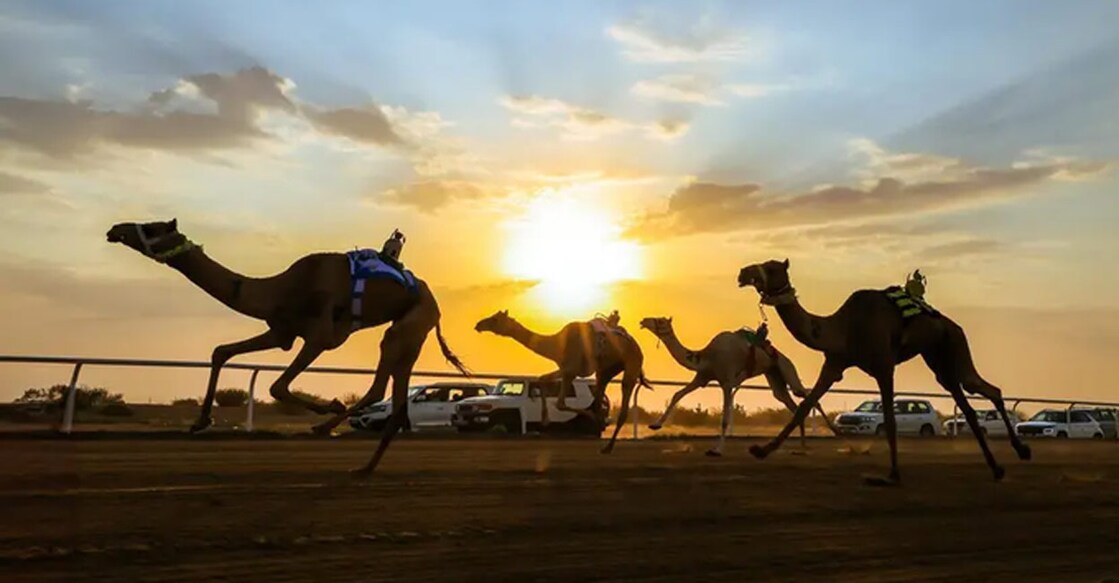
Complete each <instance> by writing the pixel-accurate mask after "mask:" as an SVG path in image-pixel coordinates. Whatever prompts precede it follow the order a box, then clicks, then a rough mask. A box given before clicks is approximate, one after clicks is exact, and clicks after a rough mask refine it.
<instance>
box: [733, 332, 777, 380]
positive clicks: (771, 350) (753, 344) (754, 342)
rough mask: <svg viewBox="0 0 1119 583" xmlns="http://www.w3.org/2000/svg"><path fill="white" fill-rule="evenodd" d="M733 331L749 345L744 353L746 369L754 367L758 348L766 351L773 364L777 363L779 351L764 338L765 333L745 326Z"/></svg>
mask: <svg viewBox="0 0 1119 583" xmlns="http://www.w3.org/2000/svg"><path fill="white" fill-rule="evenodd" d="M734 333H735V334H736V335H738V336H741V337H742V338H744V339H745V340H746V342H747V343H748V344H749V345H750V351H749V352H748V353H747V354H746V370H753V369H754V363H755V362H756V361H757V359H758V355H757V352H758V350H761V351H762V352H764V353H766V355H768V356H769V358H770V359H771V360H772V361H773V364H774V366H776V365H777V357H778V356H779V355H780V354H781V353H780V352H778V351H777V347H775V346H773V343H772V342H770V341H769V340H768V339H767V338H766V335H763V334H759V333H758V332H757V331H754V330H752V329H750V328H748V327H746V326H743V327H742V328H739V329H738V330H735V331H734Z"/></svg>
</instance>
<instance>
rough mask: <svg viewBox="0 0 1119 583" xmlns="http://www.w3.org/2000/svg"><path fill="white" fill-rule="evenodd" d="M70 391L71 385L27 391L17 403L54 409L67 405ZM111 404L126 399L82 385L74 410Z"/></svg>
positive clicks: (77, 392) (85, 409)
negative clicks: (67, 394) (67, 396)
mask: <svg viewBox="0 0 1119 583" xmlns="http://www.w3.org/2000/svg"><path fill="white" fill-rule="evenodd" d="M69 390H70V387H69V385H54V386H52V387H48V388H46V389H27V390H26V391H24V392H23V395H22V396H20V397H19V398H18V399H16V400H15V402H16V403H21V404H30V405H46V406H52V407H53V406H61V405H63V404H65V402H66V393H67V391H69ZM109 403H124V397H123V396H121V395H120V393H110V392H109V391H108V389H104V388H101V387H96V388H90V387H88V386H86V385H80V386H78V387H76V389H75V391H74V410H76V411H88V410H90V409H95V408H97V407H101V406H104V405H107V404H109Z"/></svg>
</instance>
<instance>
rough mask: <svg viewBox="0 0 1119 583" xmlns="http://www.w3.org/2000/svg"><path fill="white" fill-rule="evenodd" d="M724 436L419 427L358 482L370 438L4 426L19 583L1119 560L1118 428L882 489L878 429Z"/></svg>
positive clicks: (918, 456)
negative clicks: (180, 435)
mask: <svg viewBox="0 0 1119 583" xmlns="http://www.w3.org/2000/svg"><path fill="white" fill-rule="evenodd" d="M709 443H710V442H709V440H700V441H697V442H687V441H642V442H639V443H634V442H622V443H619V446H618V449H617V450H616V451H615V453H614V454H613V455H612V456H602V455H600V454H599V453H598V451H597V447H598V446H597V444H596V443H594V442H588V441H537V440H466V441H461V440H453V439H448V440H443V439H439V440H429V439H413V440H402V441H399V442H398V443H397V445H396V446H395V447H394V448H393V450H392V451H391V452H390V454H389V456H388V457H387V458H386V463H385V464H384V466H383V467H382V470H383V471H382V472H381V473H380V474H379V475H378V476H376V477H375V479H373V480H371V481H369V482H366V483H355V482H352V481H350V480H349V478H348V477H346V476H345V470H346V469H347V468H349V467H351V466H354V465H356V464H357V463H358V462H359V461H361V460H363V459H364V457H365V456H366V455H367V454H368V452H369V451H370V449H371V447H372V445H373V444H372V443H371V442H367V441H359V440H336V441H331V442H325V441H299V440H280V441H202V442H198V441H87V442H61V441H20V440H3V441H0V459H3V460H4V463H3V464H0V504H2V508H3V512H2V515H0V516H2V518H0V580H3V581H6V582H7V581H20V580H44V581H60V580H80V579H83V578H90V579H98V580H102V581H105V580H157V581H201V580H215V579H224V580H230V581H247V580H267V581H295V580H310V579H338V580H355V581H356V580H365V581H377V580H384V581H395V582H399V581H504V580H529V581H565V582H570V581H591V580H635V581H636V580H642V581H648V580H656V581H681V580H704V581H712V580H727V581H765V580H783V581H793V580H806V579H807V578H814V579H816V580H822V581H881V580H891V581H949V580H953V581H979V580H1013V581H1033V580H1036V581H1106V580H1109V578H1112V577H1119V487H1117V486H1119V444H1115V443H1042V444H1035V445H1034V448H1035V460H1034V461H1033V462H1029V463H1021V462H1017V461H1015V460H1014V459H1012V455H1011V451H1010V449H1009V447H1007V446H1006V444H1005V443H999V444H997V449H996V454H997V455H998V456H999V458H1000V460H1001V461H1003V462H1004V464H1005V465H1006V466H1007V470H1008V476H1007V479H1006V480H1005V481H1004V482H1003V483H1001V484H994V483H993V482H992V481H991V479H990V475H989V473H988V472H987V470H986V468H985V466H984V465H983V464H982V458H981V457H980V456H979V454H978V452H977V451H976V448H975V446H974V444H973V443H972V442H970V441H968V440H966V439H960V440H959V441H958V442H950V441H947V440H937V441H936V442H929V441H926V442H918V441H906V442H904V443H903V451H902V454H901V458H902V472H903V478H904V480H905V485H904V487H902V488H898V489H887V490H883V489H878V488H872V487H868V486H865V485H863V484H862V481H861V476H862V475H864V474H867V473H872V474H880V473H881V472H882V469H883V468H884V465H885V461H886V456H885V448H884V445H883V444H881V443H873V444H872V442H869V441H861V442H860V441H855V442H842V441H837V440H831V439H821V440H815V441H812V442H810V444H809V448H810V452H809V455H806V456H800V455H792V454H790V453H788V452H789V451H792V450H795V449H797V448H796V446H795V443H791V444H790V445H791V446H792V447H789V448H787V449H786V450H785V451H784V452H779V453H778V454H775V455H774V456H773V457H771V458H770V459H768V460H766V461H764V462H757V461H755V460H753V459H751V458H749V457H748V456H747V455H746V453H745V447H746V445H747V444H748V443H749V442H747V441H735V442H732V443H731V444H730V448H729V454H730V455H729V456H728V457H727V458H723V459H708V458H705V457H704V456H703V455H702V451H703V447H705V446H706V445H708V444H709ZM849 446H853V449H854V450H855V451H853V452H852V451H850V450H851V449H852V448H851V447H849ZM867 446H871V447H872V450H871V452H870V453H869V454H865V455H864V454H862V453H860V452H859V451H858V450H859V449H862V448H866V447H867ZM689 450H690V451H689ZM841 450H842V451H841ZM1116 580H1119V579H1116Z"/></svg>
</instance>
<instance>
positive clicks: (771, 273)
mask: <svg viewBox="0 0 1119 583" xmlns="http://www.w3.org/2000/svg"><path fill="white" fill-rule="evenodd" d="M746 286H750V287H753V288H754V289H756V290H758V293H759V294H761V295H762V297H765V296H774V295H778V294H782V293H785V292H786V291H788V290H789V289H791V287H790V285H789V260H788V259H786V260H784V261H776V260H770V261H766V262H765V263H755V264H753V265H747V266H746V267H743V268H742V269H741V270H740V271H739V272H738V287H746Z"/></svg>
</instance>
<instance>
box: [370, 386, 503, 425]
mask: <svg viewBox="0 0 1119 583" xmlns="http://www.w3.org/2000/svg"><path fill="white" fill-rule="evenodd" d="M491 390H493V387H492V386H490V385H487V384H484V383H459V382H446V383H434V384H430V385H420V386H418V387H412V388H410V389H408V426H407V427H408V428H409V429H412V430H419V429H431V428H437V427H443V428H447V427H451V416H452V415H453V414H454V411H455V405H457V404H458V403H459V402H461V401H463V400H465V399H468V398H471V397H476V396H478V395H485V394H487V393H489V392H490V391H491ZM390 415H392V399H385V400H384V401H380V402H378V403H373V404H372V405H370V406H368V407H366V408H365V409H364V410H363V411H361V412H360V413H358V414H357V415H354V416H353V417H350V427H353V428H354V429H358V430H368V431H380V430H381V429H383V428H384V427H385V423H386V422H388V420H389V416H390Z"/></svg>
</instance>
